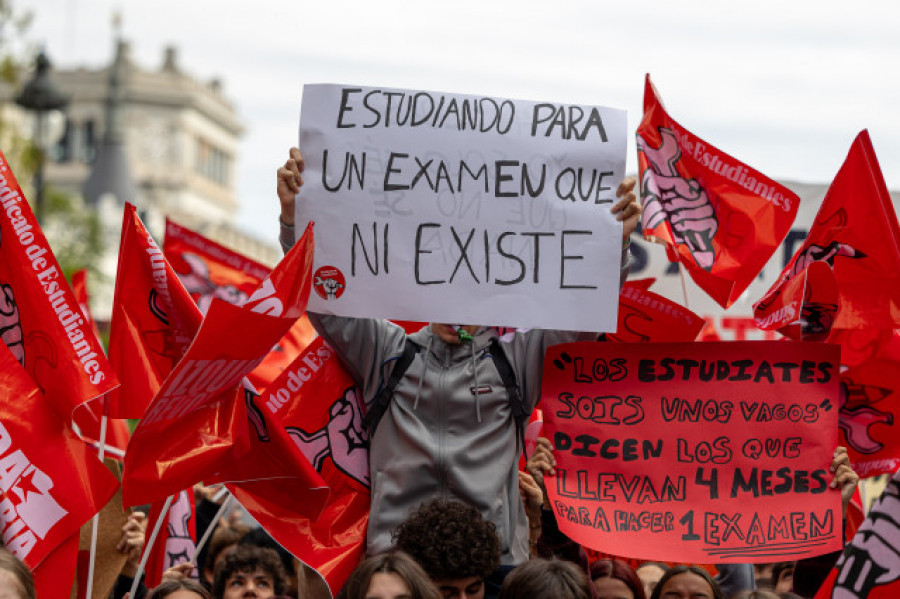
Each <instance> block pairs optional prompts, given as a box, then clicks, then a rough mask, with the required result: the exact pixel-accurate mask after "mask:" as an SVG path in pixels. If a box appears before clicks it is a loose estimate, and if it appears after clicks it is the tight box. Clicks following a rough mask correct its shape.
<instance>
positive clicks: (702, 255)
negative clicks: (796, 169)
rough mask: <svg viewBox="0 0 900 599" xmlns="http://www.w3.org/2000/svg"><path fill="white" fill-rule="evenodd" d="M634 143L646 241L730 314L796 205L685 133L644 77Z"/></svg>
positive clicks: (781, 190)
mask: <svg viewBox="0 0 900 599" xmlns="http://www.w3.org/2000/svg"><path fill="white" fill-rule="evenodd" d="M636 136H637V146H638V165H639V168H640V173H641V203H642V205H643V208H644V213H643V216H642V220H641V222H642V226H643V231H644V236H645V237H648V238H653V239H656V240H658V241H661V242H663V243H665V244H666V248H667V251H668V253H669V256H670V260H672V261H673V262H674V261H676V260H677V261H678V262H680V263H681V264H682V265H683V266H684V267H685V269H686V270H687V271H688V273H689V274H690V275H691V278H692V279H694V281H695V282H696V283H697V285H699V286H700V288H701V289H703V290H704V291H705V292H706V293H708V294H709V296H710V297H711V298H713V299H714V300H715V301H716V302H717V303H718V304H719V305H721V306H722V307H724V308H727V307H729V306H730V305H731V304H733V303H734V301H735V300H737V298H738V297H739V296H740V294H741V293H742V292H743V291H744V290H745V289H746V288H747V286H748V285H749V284H750V283H751V282H752V281H753V279H754V277H756V275H757V274H758V273H759V271H760V270H761V269H762V267H763V266H765V264H766V261H767V260H768V259H769V258H770V257H771V256H772V254H773V253H774V252H775V249H776V248H777V247H778V246H779V244H780V243H781V240H782V239H784V237H785V235H787V232H788V229H790V227H791V223H793V222H794V217H795V216H796V215H797V209H798V208H799V206H800V199H799V198H798V197H797V195H796V194H795V193H794V192H792V191H790V190H789V189H787V188H786V187H784V186H783V185H781V184H779V183H777V182H775V181H773V180H772V179H770V178H768V177H766V176H765V175H763V174H762V173H760V172H758V171H756V170H754V169H752V168H751V167H749V166H747V165H745V164H743V163H741V162H740V161H738V160H736V159H735V158H733V157H731V156H729V155H728V154H726V153H725V152H722V151H721V150H719V149H718V148H715V147H713V146H712V145H711V144H710V143H709V142H707V141H705V140H703V139H701V138H699V137H697V136H696V135H694V134H693V133H691V132H690V131H688V130H687V129H685V128H684V127H682V126H681V125H680V124H679V123H678V122H677V121H675V119H673V118H672V117H671V116H670V115H669V113H668V112H666V110H665V108H663V104H662V101H661V100H660V98H659V96H658V95H657V93H656V89H655V88H654V87H653V84H652V83H650V77H649V75H648V76H647V80H646V83H645V87H644V118H643V120H642V121H641V124H640V126H638V129H637V132H636Z"/></svg>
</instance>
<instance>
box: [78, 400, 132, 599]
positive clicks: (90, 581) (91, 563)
mask: <svg viewBox="0 0 900 599" xmlns="http://www.w3.org/2000/svg"><path fill="white" fill-rule="evenodd" d="M106 398H107V394H106V393H104V394H103V398H102V399H101V401H102V402H103V407H102V414H103V415H102V416H100V449H99V458H100V463H101V464H102V463H103V460H104V459H105V458H106V424H107V420H106V406H107V403H106ZM99 528H100V512H97V513H96V514H94V517H93V518H91V551H90V557H89V558H88V572H87V588H86V589H85V593H84V594H85V597H86V599H91V597H92V596H93V592H94V569H95V566H96V564H97V529H99ZM132 596H134V595H132Z"/></svg>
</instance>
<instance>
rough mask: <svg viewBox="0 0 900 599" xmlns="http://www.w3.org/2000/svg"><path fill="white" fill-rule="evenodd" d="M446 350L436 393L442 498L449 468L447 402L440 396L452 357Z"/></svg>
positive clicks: (439, 487) (438, 462) (437, 465)
mask: <svg viewBox="0 0 900 599" xmlns="http://www.w3.org/2000/svg"><path fill="white" fill-rule="evenodd" d="M443 349H444V350H445V351H444V362H443V364H442V365H441V370H440V380H439V381H438V390H439V392H438V393H435V400H437V404H438V406H437V407H438V455H437V461H436V467H437V475H438V491H439V496H440V497H441V498H442V499H446V498H447V470H446V463H445V462H446V457H445V452H444V439H445V435H444V432H445V429H446V426H445V422H444V420H445V413H444V410H445V408H446V406H445V403H446V402H443V401H440V400H439V398H441V397H443V396H444V386H445V385H446V382H447V370H448V368H449V365H450V357H449V352H448V351H446V349H447V348H443Z"/></svg>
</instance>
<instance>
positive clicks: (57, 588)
mask: <svg viewBox="0 0 900 599" xmlns="http://www.w3.org/2000/svg"><path fill="white" fill-rule="evenodd" d="M78 538H79V532H78V531H75V533H74V534H72V535H71V536H70V537H69V538H68V539H66V540H65V541H63V542H62V543H61V544H60V545H59V547H57V548H56V549H54V550H53V551H52V552H51V553H50V555H48V556H47V557H45V558H44V561H42V562H41V563H40V565H39V566H38V567H36V568H32V570H31V574H32V576H33V577H34V591H35V593H34V595H35V597H40V598H41V599H44V597H69V596H71V593H72V587H73V586H74V584H75V569H76V565H77V563H78Z"/></svg>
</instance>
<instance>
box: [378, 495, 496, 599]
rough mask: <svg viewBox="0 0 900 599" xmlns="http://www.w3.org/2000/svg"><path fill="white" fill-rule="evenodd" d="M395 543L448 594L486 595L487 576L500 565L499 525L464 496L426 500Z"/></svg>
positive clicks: (400, 528)
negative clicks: (459, 498)
mask: <svg viewBox="0 0 900 599" xmlns="http://www.w3.org/2000/svg"><path fill="white" fill-rule="evenodd" d="M394 547H395V548H396V549H398V550H400V551H403V552H405V553H407V554H409V555H410V557H412V558H413V559H414V560H416V561H417V562H419V565H420V566H422V568H423V569H424V570H425V572H426V573H427V574H428V576H429V577H430V578H431V580H433V581H434V583H435V585H436V586H437V587H438V590H440V592H441V594H442V595H443V596H444V597H445V598H448V599H449V598H451V597H452V598H454V599H457V598H458V599H463V598H465V599H481V598H482V597H483V596H484V580H485V578H487V577H488V576H489V575H490V574H491V573H492V572H493V571H494V570H496V569H497V568H498V567H499V566H500V551H501V547H500V538H499V537H498V536H497V532H496V530H495V528H494V524H493V523H492V522H489V521H487V520H485V519H484V517H483V516H482V515H481V512H480V511H478V509H476V508H474V507H472V506H470V505H466V504H464V503H461V502H459V501H450V500H445V499H433V500H431V501H428V502H425V503H423V504H422V505H420V506H419V508H418V509H417V510H416V511H414V512H413V513H412V514H411V515H410V516H409V518H407V519H406V520H405V521H404V522H403V523H402V524H400V526H398V527H397V529H396V530H395V531H394Z"/></svg>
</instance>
